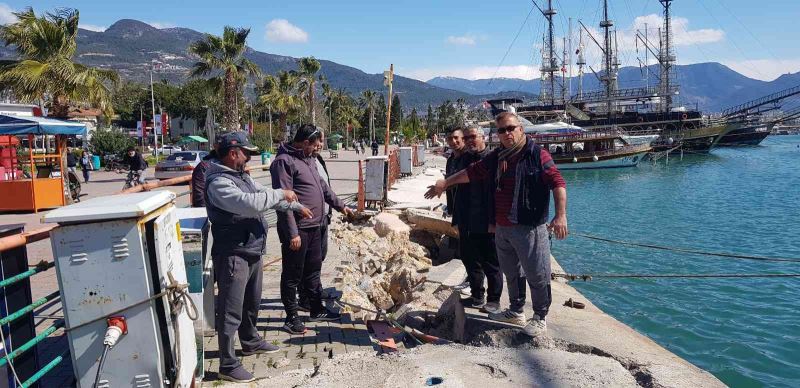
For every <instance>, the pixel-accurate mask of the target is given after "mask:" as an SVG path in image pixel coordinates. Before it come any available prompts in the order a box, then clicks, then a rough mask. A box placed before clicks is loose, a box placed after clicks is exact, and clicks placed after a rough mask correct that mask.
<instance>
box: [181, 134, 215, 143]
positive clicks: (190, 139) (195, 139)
mask: <svg viewBox="0 0 800 388" xmlns="http://www.w3.org/2000/svg"><path fill="white" fill-rule="evenodd" d="M186 143H208V139H206V138H204V137H202V136H186V137H184V138H183V139H181V140H179V141H178V144H186Z"/></svg>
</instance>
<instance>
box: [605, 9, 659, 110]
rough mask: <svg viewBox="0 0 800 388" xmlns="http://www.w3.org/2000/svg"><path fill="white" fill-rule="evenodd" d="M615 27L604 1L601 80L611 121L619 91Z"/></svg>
mask: <svg viewBox="0 0 800 388" xmlns="http://www.w3.org/2000/svg"><path fill="white" fill-rule="evenodd" d="M660 1H671V0H660ZM613 26H614V22H613V21H612V20H610V19H609V18H608V0H603V20H602V21H600V27H602V28H603V31H604V34H605V37H604V40H603V44H604V46H605V49H604V54H605V58H604V61H603V70H604V74H603V77H602V78H601V80H602V81H603V82H604V83H605V84H606V111H607V113H608V118H609V119H611V118H613V116H614V109H613V108H614V107H613V104H614V101H613V96H614V92H616V91H617V72H616V62H617V60H616V58H615V52H614V51H613V47H612V43H611V38H612V37H611V28H612V27H613Z"/></svg>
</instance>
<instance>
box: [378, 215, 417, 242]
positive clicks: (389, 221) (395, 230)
mask: <svg viewBox="0 0 800 388" xmlns="http://www.w3.org/2000/svg"><path fill="white" fill-rule="evenodd" d="M375 233H377V234H378V236H379V237H387V236H390V235H398V236H401V237H402V236H406V237H407V236H408V235H409V233H411V227H410V226H408V224H406V223H405V222H403V221H402V220H401V219H400V217H398V216H397V215H395V214H391V213H387V212H383V213H380V214H378V215H377V216H375Z"/></svg>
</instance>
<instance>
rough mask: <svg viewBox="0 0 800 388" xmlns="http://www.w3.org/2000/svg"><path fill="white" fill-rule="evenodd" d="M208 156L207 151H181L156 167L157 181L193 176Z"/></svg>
mask: <svg viewBox="0 0 800 388" xmlns="http://www.w3.org/2000/svg"><path fill="white" fill-rule="evenodd" d="M207 155H208V152H206V151H180V152H176V153H174V154H172V155H170V156H168V157H167V158H166V159H164V160H162V161H160V162H158V164H157V165H156V173H155V178H156V179H170V178H177V177H180V176H184V175H191V173H192V171H193V170H194V168H195V167H197V165H198V164H200V161H202V160H203V158H205V157H206V156H207Z"/></svg>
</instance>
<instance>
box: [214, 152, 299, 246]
mask: <svg viewBox="0 0 800 388" xmlns="http://www.w3.org/2000/svg"><path fill="white" fill-rule="evenodd" d="M205 182H206V191H205V200H206V210H207V212H208V219H209V220H210V221H211V233H212V234H213V235H214V245H213V246H212V248H211V254H212V256H224V255H235V256H240V257H244V258H246V259H250V260H257V259H258V258H260V257H261V255H263V254H264V253H266V247H267V229H268V228H269V225H268V224H267V220H266V218H265V217H264V212H265V211H267V210H268V209H275V210H282V211H288V210H290V209H291V210H294V211H299V210H301V209H303V207H304V206H303V205H302V204H301V203H300V202H292V203H291V204H289V203H288V202H286V201H285V200H283V197H284V195H283V191H281V190H273V189H270V188H266V187H264V186H262V185H260V184H258V183H257V182H256V181H254V180H253V179H252V178H251V177H250V174H247V173H245V172H241V171H236V170H233V169H230V168H228V167H226V166H225V165H223V164H221V163H214V162H210V163H208V167H207V169H206V178H205ZM279 214H280V213H279Z"/></svg>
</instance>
